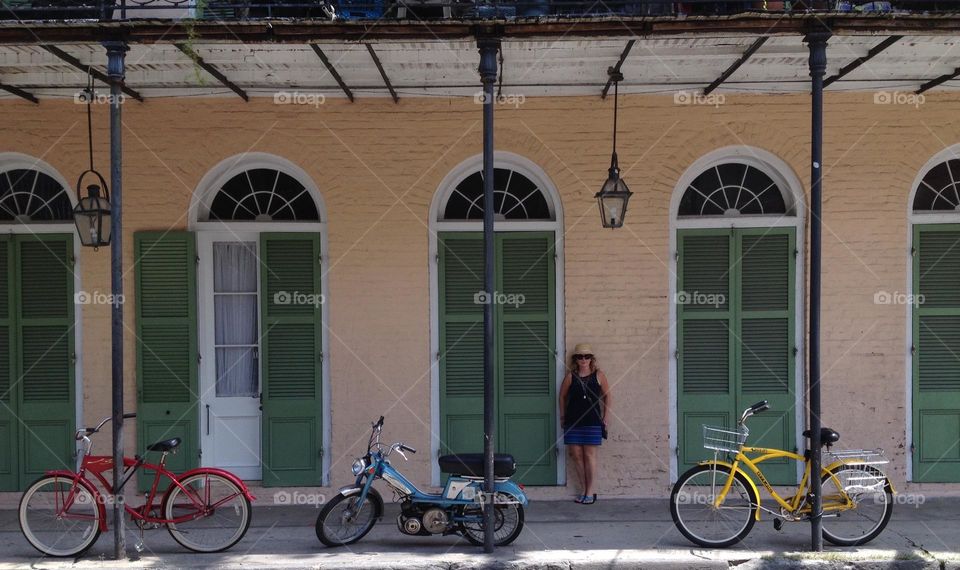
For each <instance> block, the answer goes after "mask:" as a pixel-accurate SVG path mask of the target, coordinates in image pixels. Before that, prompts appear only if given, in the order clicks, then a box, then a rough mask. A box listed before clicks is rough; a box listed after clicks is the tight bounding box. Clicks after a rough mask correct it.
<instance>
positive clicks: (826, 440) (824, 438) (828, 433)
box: [803, 427, 840, 445]
mask: <svg viewBox="0 0 960 570" xmlns="http://www.w3.org/2000/svg"><path fill="white" fill-rule="evenodd" d="M803 437H810V430H805V431H804V432H803ZM838 441H840V434H839V433H837V432H835V431H833V430H832V429H830V428H828V427H825V428H820V445H832V444H834V443H837V442H838Z"/></svg>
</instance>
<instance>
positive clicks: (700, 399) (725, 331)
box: [677, 228, 796, 484]
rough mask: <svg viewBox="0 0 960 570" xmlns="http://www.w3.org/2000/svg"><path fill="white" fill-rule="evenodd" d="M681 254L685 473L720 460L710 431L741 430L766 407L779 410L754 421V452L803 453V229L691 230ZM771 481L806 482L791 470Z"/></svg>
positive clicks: (777, 471) (782, 466) (774, 465)
mask: <svg viewBox="0 0 960 570" xmlns="http://www.w3.org/2000/svg"><path fill="white" fill-rule="evenodd" d="M678 244H679V261H678V265H677V267H678V271H679V274H678V287H677V315H678V336H677V338H678V347H679V348H678V354H677V371H678V379H679V383H678V386H679V388H678V412H679V413H678V431H679V433H678V436H679V437H678V440H679V444H678V445H679V449H678V464H679V467H680V471H681V472H682V471H683V470H685V469H687V468H689V467H691V466H692V465H694V464H695V463H696V462H697V461H700V460H702V459H704V458H706V457H707V456H708V455H712V453H711V452H707V451H706V450H704V449H703V431H702V426H703V424H708V425H720V426H723V425H726V426H729V427H732V426H733V425H735V422H736V420H737V419H738V418H739V415H740V413H741V412H742V411H743V409H744V408H746V407H747V406H749V405H751V404H753V403H755V402H757V401H759V400H769V401H770V404H771V408H772V409H771V410H770V411H769V412H765V413H763V414H759V415H757V416H754V417H753V418H751V420H750V424H749V425H750V433H751V439H750V443H751V445H755V446H768V447H776V448H779V449H794V448H795V447H796V445H795V443H794V442H795V435H794V434H795V425H794V424H795V422H794V418H795V417H796V397H795V390H794V378H795V374H794V359H795V355H794V346H795V341H794V323H795V317H794V315H795V314H796V313H795V305H794V302H795V301H794V296H795V295H794V290H795V259H794V249H795V232H794V229H793V228H751V229H736V230H728V229H719V230H685V231H681V232H680V234H679V236H678ZM765 465H767V464H765ZM764 473H765V474H766V475H767V476H768V479H769V480H770V481H771V482H774V483H779V484H791V483H795V482H796V471H795V469H794V467H793V465H792V464H791V463H788V462H786V461H780V462H779V463H778V462H775V461H770V462H769V466H768V468H765V471H764Z"/></svg>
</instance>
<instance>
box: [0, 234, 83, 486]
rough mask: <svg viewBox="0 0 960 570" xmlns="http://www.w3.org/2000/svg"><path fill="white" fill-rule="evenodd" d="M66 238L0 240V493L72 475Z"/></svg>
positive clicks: (69, 248)
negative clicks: (54, 473)
mask: <svg viewBox="0 0 960 570" xmlns="http://www.w3.org/2000/svg"><path fill="white" fill-rule="evenodd" d="M73 283H74V280H73V236H72V235H71V234H41V235H16V234H13V235H10V234H8V235H2V236H0V491H18V490H22V489H24V488H25V487H26V486H27V485H29V484H30V483H31V482H32V481H33V480H34V479H36V478H38V477H40V476H41V475H43V473H44V471H47V470H50V469H73V468H75V467H76V459H75V451H76V448H75V445H74V439H73V433H74V431H75V430H76V395H75V376H74V362H75V358H76V354H75V350H74V339H75V337H76V336H75V331H74V323H75V321H74V310H75V307H74V302H75V300H74V291H73V289H74V287H73Z"/></svg>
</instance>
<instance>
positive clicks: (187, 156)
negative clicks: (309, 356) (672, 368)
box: [0, 93, 960, 496]
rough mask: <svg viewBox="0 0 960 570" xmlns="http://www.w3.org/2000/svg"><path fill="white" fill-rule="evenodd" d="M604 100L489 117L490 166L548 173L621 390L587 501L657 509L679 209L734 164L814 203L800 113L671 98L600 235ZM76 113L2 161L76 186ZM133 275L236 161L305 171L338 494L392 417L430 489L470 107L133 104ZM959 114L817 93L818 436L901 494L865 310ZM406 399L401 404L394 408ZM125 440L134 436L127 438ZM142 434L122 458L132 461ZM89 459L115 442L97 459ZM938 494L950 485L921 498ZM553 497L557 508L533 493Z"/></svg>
mask: <svg viewBox="0 0 960 570" xmlns="http://www.w3.org/2000/svg"><path fill="white" fill-rule="evenodd" d="M611 105H612V101H610V100H607V101H602V100H601V99H600V98H599V97H589V98H583V97H568V98H560V97H555V98H528V99H527V100H526V101H525V102H524V103H523V104H522V105H520V106H518V107H512V106H506V105H501V106H498V108H497V117H496V121H497V128H496V148H497V149H500V150H507V151H511V152H514V153H516V154H519V155H522V156H524V157H526V158H528V159H530V160H531V161H533V162H535V163H536V164H538V165H539V166H540V167H541V168H542V169H543V170H544V171H545V172H546V173H547V175H548V176H549V177H550V179H551V180H552V181H553V182H554V184H556V186H557V189H558V191H559V193H560V195H561V197H562V206H563V211H564V225H565V228H564V246H565V269H566V271H565V276H564V279H565V286H566V298H565V300H564V303H565V314H566V322H565V330H566V332H565V334H566V339H567V343H568V346H571V347H572V346H573V344H574V343H577V342H590V343H592V344H593V346H594V347H595V350H596V352H597V354H598V356H599V358H600V359H601V362H602V366H603V368H604V370H605V371H606V372H607V375H608V377H609V378H610V381H611V383H612V386H613V395H614V398H615V403H614V413H615V419H614V421H613V422H612V425H610V432H611V439H610V440H609V441H608V442H607V443H606V444H605V445H604V446H603V448H602V449H601V451H600V458H601V470H600V480H599V483H598V492H600V493H604V494H623V495H634V496H662V495H664V494H665V493H666V490H667V487H668V484H669V475H668V472H669V463H670V454H671V445H670V442H669V441H668V431H669V430H668V410H669V406H670V402H669V398H668V362H669V360H668V359H669V358H670V355H669V350H668V332H669V318H668V317H669V311H670V303H669V299H668V288H669V280H670V278H671V277H670V274H669V272H668V266H669V259H670V257H671V255H673V252H671V251H669V219H670V214H671V213H670V212H669V208H670V199H671V195H672V193H673V191H674V187H675V185H676V183H677V180H678V179H679V177H680V176H681V174H682V173H683V172H684V170H685V169H686V168H687V167H688V166H689V165H690V164H691V163H693V162H694V161H695V160H697V159H698V158H700V157H701V156H703V155H704V154H706V153H708V152H710V151H712V150H714V149H716V148H718V147H723V146H728V145H751V146H755V147H759V148H761V149H764V150H767V151H769V152H771V153H773V154H775V155H777V156H779V157H780V158H781V159H783V160H784V161H785V162H786V163H788V164H789V165H790V166H791V168H792V169H793V170H794V172H795V173H796V175H797V176H799V178H800V180H802V181H803V183H804V185H805V186H808V185H809V163H808V158H807V157H808V153H809V146H810V137H809V130H810V117H809V97H808V96H806V95H795V96H787V95H781V96H727V97H726V101H725V103H724V104H723V105H720V106H719V107H712V106H699V105H677V104H674V101H673V98H672V97H671V96H625V97H623V98H621V113H620V121H621V122H620V136H619V148H618V150H619V155H620V162H621V167H622V169H623V176H624V178H625V179H626V180H627V181H628V183H629V184H630V187H631V189H632V190H633V191H634V192H635V196H634V198H633V200H632V202H631V206H630V213H629V215H628V222H627V226H626V227H625V228H624V229H622V230H620V231H610V230H603V229H602V228H601V227H600V223H599V220H598V219H597V218H598V216H597V211H596V204H595V202H594V200H593V194H594V193H595V192H596V191H597V189H598V188H599V186H600V184H601V183H602V181H603V180H604V179H605V178H606V169H607V167H608V165H609V153H610V126H611V125H610V123H611V111H612V107H611ZM84 111H85V110H84V108H83V107H82V106H80V105H75V104H73V103H72V102H56V101H44V102H42V103H41V104H40V105H28V104H25V103H19V102H4V103H2V104H0V113H2V115H3V117H4V121H3V123H2V126H0V133H2V135H3V136H2V138H0V141H2V142H0V151H16V152H21V153H25V154H29V155H32V156H35V157H41V158H43V160H45V161H47V162H49V163H50V164H51V165H53V167H55V168H56V169H57V170H58V171H59V172H60V173H61V174H62V175H63V176H64V177H65V178H67V179H68V180H70V181H71V183H72V182H73V180H74V179H75V176H76V175H77V174H78V173H79V172H80V171H81V170H83V169H84V168H85V160H86V136H85V132H84V127H85V124H84V120H85V116H84ZM123 111H124V125H125V127H124V132H123V135H124V141H123V144H124V167H125V168H124V177H125V178H124V236H123V239H124V244H125V247H124V253H125V255H124V263H125V266H126V267H127V268H128V270H129V269H130V268H131V267H132V262H133V259H132V243H133V238H132V234H133V232H134V231H138V230H147V229H166V228H178V229H184V228H186V227H187V219H186V216H187V208H188V205H189V203H190V198H191V194H192V193H193V191H194V190H195V188H196V187H197V185H198V183H199V182H200V179H201V178H202V177H203V175H204V174H205V173H206V172H207V171H208V170H209V169H210V168H212V167H213V166H214V165H216V164H217V163H219V162H220V161H221V160H223V159H225V158H227V157H230V156H233V155H236V154H239V153H243V152H246V151H259V152H266V153H272V154H276V155H279V156H281V157H284V158H286V159H288V160H290V161H292V162H294V163H296V164H297V165H299V166H300V167H301V168H303V169H304V170H305V171H306V172H307V173H308V174H309V175H310V176H311V177H312V178H313V180H314V181H315V182H316V184H317V186H318V187H319V188H320V190H321V192H322V194H323V198H324V200H325V202H326V207H327V214H328V218H329V219H328V221H329V226H328V238H329V254H330V256H329V260H328V261H329V265H328V269H329V291H328V297H327V300H328V306H327V307H328V310H329V318H330V329H331V330H330V355H329V358H330V365H331V377H332V402H333V411H332V422H333V429H332V437H333V449H332V450H330V451H331V452H332V454H333V457H334V461H333V465H332V475H333V482H334V484H335V485H336V484H342V483H344V482H346V481H347V475H349V464H350V461H352V458H353V457H354V456H355V455H356V454H358V453H359V452H360V451H361V448H362V446H363V443H364V441H365V437H366V432H367V429H368V422H369V421H371V417H369V416H372V415H375V414H377V413H379V412H380V410H387V409H389V410H390V412H389V413H388V414H387V416H388V424H387V425H388V430H387V437H388V438H389V439H391V440H394V439H402V440H405V441H406V442H408V443H409V444H411V445H413V446H415V447H417V448H420V449H422V450H423V452H422V453H420V454H418V455H417V456H415V457H414V458H413V459H412V461H411V462H410V463H409V464H407V465H405V466H404V468H405V469H407V471H408V472H409V475H410V477H411V479H412V480H413V481H416V482H422V483H427V482H428V481H429V475H430V468H429V453H428V450H429V448H430V427H429V426H430V373H429V366H430V364H431V359H430V354H429V352H430V342H429V339H430V322H431V321H430V310H429V309H430V303H429V293H428V291H429V272H428V262H429V260H428V243H429V233H428V224H429V222H428V219H427V218H428V211H429V207H430V203H431V200H432V198H433V195H434V193H435V191H436V190H437V187H438V185H439V184H440V181H441V180H442V179H443V177H444V176H445V175H446V174H447V173H448V172H449V171H450V170H451V169H452V168H453V167H454V166H456V165H457V164H459V163H461V162H462V161H463V160H465V159H467V158H468V157H471V156H473V155H475V154H477V153H479V152H480V150H481V124H480V119H481V112H480V107H479V106H478V105H476V104H475V103H474V102H473V99H472V98H465V99H426V98H424V99H413V98H405V99H401V101H400V103H399V104H394V103H392V102H391V101H390V100H389V99H360V100H358V101H357V102H356V103H352V104H351V103H348V102H346V101H341V100H334V99H328V100H327V101H326V103H325V104H323V105H321V106H319V107H318V108H314V107H311V106H296V105H274V104H273V102H272V100H271V99H266V98H264V99H254V100H252V101H251V102H249V103H244V102H242V101H240V100H239V99H233V98H224V99H156V100H149V101H148V102H147V103H144V104H140V103H136V102H128V103H126V104H125V105H124V109H123ZM95 113H96V117H95V123H96V125H95V127H96V132H95V140H96V144H97V155H96V159H97V165H98V166H99V167H100V169H101V170H102V171H104V172H106V171H108V133H107V108H106V107H98V108H95ZM957 117H960V97H958V96H956V95H930V96H928V97H927V99H926V102H925V103H924V104H923V105H921V106H919V107H918V108H915V107H911V106H906V105H876V104H874V103H873V95H872V94H870V93H863V94H828V96H827V97H826V115H825V120H824V124H825V133H824V142H825V146H824V153H823V155H824V174H825V178H824V195H825V200H824V231H823V240H824V242H823V253H824V256H823V265H824V274H823V353H822V361H823V373H824V394H825V398H824V422H825V423H826V424H827V425H830V426H831V427H834V428H835V429H837V430H838V431H840V432H841V433H842V434H843V443H844V444H845V445H848V446H866V447H872V446H882V447H884V448H886V449H887V450H888V452H890V453H891V455H892V456H893V458H894V463H893V464H892V466H891V471H892V475H893V478H894V481H895V483H898V484H899V483H902V482H903V481H904V478H905V465H906V459H907V453H908V447H909V446H908V443H907V442H906V441H905V431H904V428H905V421H906V402H905V393H906V377H905V374H906V371H905V355H906V346H907V343H908V340H907V337H906V322H905V319H906V309H905V308H904V307H903V306H895V305H876V304H874V302H873V296H874V293H875V292H877V291H879V290H885V291H901V292H905V291H906V288H907V285H906V267H907V259H908V249H909V245H908V243H907V232H908V229H907V221H906V212H907V201H908V195H909V193H910V186H911V184H912V182H913V180H914V177H915V176H916V174H917V172H918V169H920V168H921V167H922V166H923V165H924V163H925V162H926V161H927V160H928V159H929V158H930V157H931V156H932V155H933V154H935V153H936V152H938V151H940V150H942V149H943V148H945V147H946V146H949V145H951V144H954V143H958V142H960V124H958V122H957ZM79 267H80V268H81V271H82V280H83V288H84V290H87V291H101V292H107V291H109V287H110V280H109V253H108V251H107V250H101V251H100V252H94V251H92V250H89V249H85V250H84V251H83V252H82V255H81V258H80V264H79ZM133 275H134V274H133V272H132V271H128V272H127V274H126V283H125V285H126V291H127V301H128V304H127V306H126V311H125V321H126V326H127V336H126V339H127V342H126V344H125V348H124V350H125V366H126V371H127V373H126V379H127V381H126V386H127V391H126V395H127V406H128V407H129V408H131V409H132V408H133V407H134V400H135V385H136V384H135V378H134V370H135V350H134V344H133V343H134V339H133V336H134V330H135V329H134V318H133V317H134V315H133V304H132V297H133V295H132V294H133V285H134V282H133ZM109 323H110V319H109V308H108V307H107V306H84V307H83V345H84V349H85V357H84V358H85V360H84V369H83V376H84V389H83V406H84V421H85V422H91V421H93V420H94V419H96V418H99V417H102V416H105V415H107V414H108V413H109V395H110V390H109V378H110V358H109V354H110V346H109V339H110V328H109ZM397 396H399V397H400V398H399V401H398V400H397ZM128 425H129V424H128ZM133 429H134V428H133V427H132V426H131V428H130V430H129V431H128V437H127V443H128V447H129V448H130V449H131V451H132V449H133V446H132V442H133V441H135V438H134V437H133ZM99 445H100V446H101V449H105V448H106V447H107V446H108V441H107V440H106V439H103V440H101V441H100V442H99ZM927 488H928V489H930V490H933V491H938V490H939V491H942V490H950V489H952V487H950V486H928V487H927ZM538 492H539V493H542V495H543V496H565V495H566V494H567V491H565V490H549V491H538Z"/></svg>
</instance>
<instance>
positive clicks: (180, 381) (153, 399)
mask: <svg viewBox="0 0 960 570" xmlns="http://www.w3.org/2000/svg"><path fill="white" fill-rule="evenodd" d="M133 247H134V260H135V263H136V266H135V270H136V284H135V285H136V286H135V293H134V294H135V300H136V319H137V339H136V353H137V447H138V449H139V450H145V449H146V446H147V445H149V444H151V443H154V442H157V441H162V440H166V439H170V438H173V437H179V438H180V439H181V440H182V443H181V444H180V448H179V449H178V451H177V453H176V454H172V455H169V456H168V457H167V469H169V470H171V471H173V472H182V471H185V470H187V469H192V468H194V467H197V466H198V465H199V452H200V450H199V448H198V445H199V423H198V422H199V411H198V407H197V402H198V396H199V393H198V370H199V362H198V351H197V278H196V259H197V254H196V242H195V236H194V235H193V234H192V233H190V232H178V231H168V232H137V233H135V234H134V236H133ZM148 459H149V460H158V459H159V456H156V455H155V454H151V456H148ZM139 483H140V488H141V490H143V489H146V488H149V486H150V485H151V484H152V483H153V473H152V472H142V473H141V474H140V476H139ZM166 483H167V482H166V481H163V482H162V483H161V484H164V485H165V484H166Z"/></svg>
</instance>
